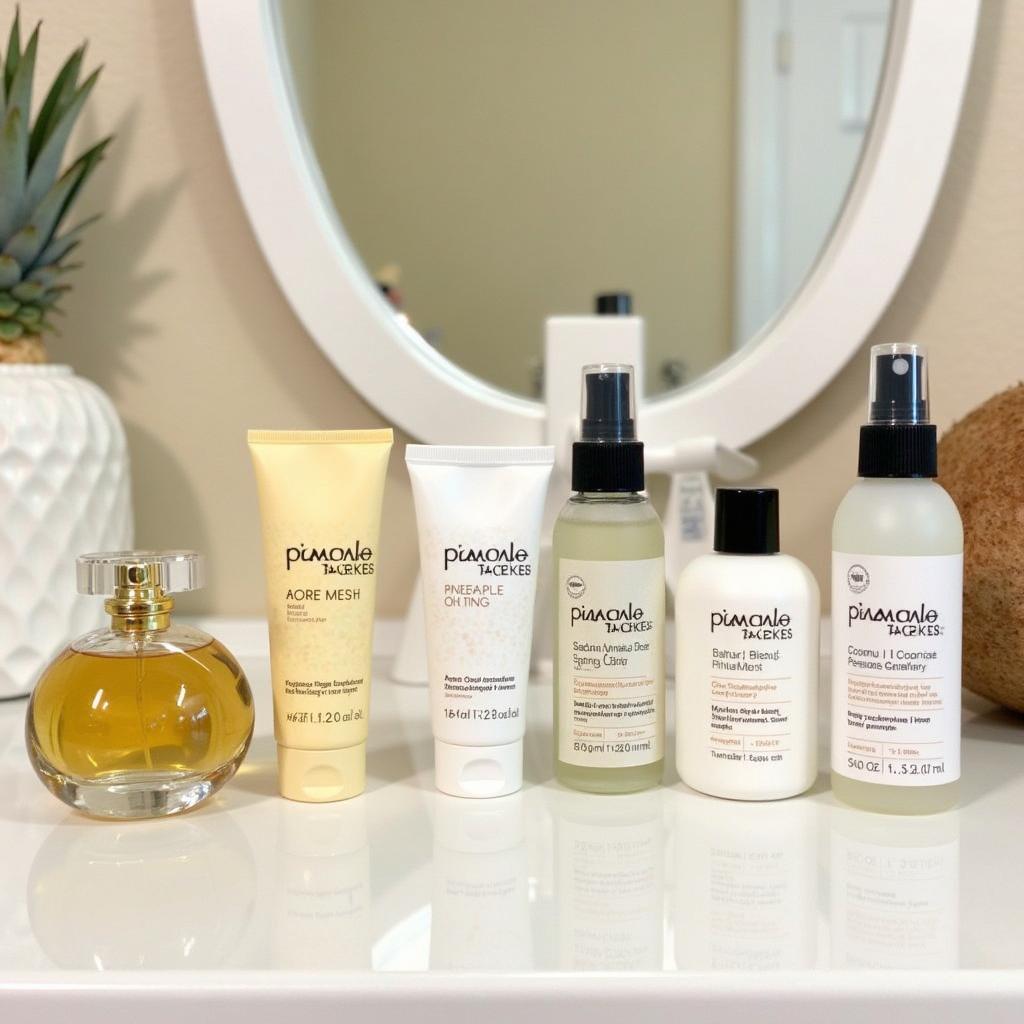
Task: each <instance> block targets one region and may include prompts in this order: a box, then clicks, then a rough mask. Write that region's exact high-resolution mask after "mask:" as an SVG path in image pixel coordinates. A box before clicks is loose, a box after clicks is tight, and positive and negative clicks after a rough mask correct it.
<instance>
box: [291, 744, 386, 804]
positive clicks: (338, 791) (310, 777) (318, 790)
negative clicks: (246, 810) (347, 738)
mask: <svg viewBox="0 0 1024 1024" xmlns="http://www.w3.org/2000/svg"><path fill="white" fill-rule="evenodd" d="M277 778H278V785H279V788H280V790H281V796H283V797H285V798H286V799H287V800H302V801H304V802H305V803H313V804H323V803H328V802H329V801H331V800H347V799H348V798H349V797H352V796H358V795H359V794H360V793H362V791H363V790H364V789H365V788H366V744H365V743H357V744H356V745H355V746H354V747H339V748H338V749H337V750H300V749H299V748H298V747H282V746H281V745H280V744H279V745H278V748H277Z"/></svg>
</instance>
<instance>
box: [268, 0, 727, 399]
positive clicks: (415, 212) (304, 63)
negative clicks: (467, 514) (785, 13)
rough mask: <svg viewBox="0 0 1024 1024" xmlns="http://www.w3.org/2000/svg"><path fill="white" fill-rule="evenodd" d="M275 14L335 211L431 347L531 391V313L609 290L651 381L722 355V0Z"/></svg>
mask: <svg viewBox="0 0 1024 1024" xmlns="http://www.w3.org/2000/svg"><path fill="white" fill-rule="evenodd" d="M286 11H288V12H290V16H289V18H288V24H289V27H290V28H291V29H292V30H293V32H292V33H290V35H291V36H292V40H291V41H292V42H293V43H294V44H295V45H292V46H290V47H289V49H290V51H291V53H292V54H293V65H294V66H295V67H296V69H297V78H298V79H299V80H300V82H302V81H304V82H305V83H307V84H306V87H305V88H304V89H303V90H302V91H303V92H304V94H305V97H306V99H307V101H308V102H309V103H311V105H312V107H313V109H314V116H313V118H312V119H311V122H310V123H311V124H312V138H313V142H314V144H315V146H316V150H317V154H318V156H319V159H320V165H321V168H322V170H323V174H324V179H325V181H326V183H327V185H328V188H329V189H330V191H331V194H332V195H333V197H334V199H335V202H336V204H337V206H338V210H339V212H340V214H341V217H342V220H343V221H344V223H345V225H346V228H347V230H348V231H349V233H350V235H351V237H352V239H353V241H354V242H355V244H356V248H357V249H358V251H359V252H360V254H361V255H362V256H363V258H364V260H365V261H366V263H367V266H368V267H369V268H370V269H371V271H372V270H376V269H377V268H378V267H380V266H382V265H384V264H390V263H399V264H401V267H402V272H403V276H402V291H403V293H404V296H405V300H406V309H407V312H408V313H409V315H410V317H411V318H412V321H413V323H414V324H415V325H416V326H417V327H419V329H420V330H422V331H424V332H425V333H427V335H428V336H430V335H431V334H432V333H434V331H435V330H437V329H440V331H441V332H442V334H441V338H440V341H441V348H442V351H443V352H444V353H445V355H447V356H449V357H450V358H451V359H453V360H454V361H455V362H456V363H458V364H459V365H460V366H462V367H464V368H465V369H467V370H469V371H470V372H472V373H475V374H477V375H479V376H481V377H483V378H485V379H486V380H489V381H491V382H492V383H495V384H497V385H499V386H500V387H505V388H508V389H510V390H513V391H517V392H521V393H525V394H533V393H534V391H533V389H532V387H531V385H532V384H533V383H534V379H533V375H532V373H531V368H532V366H533V365H534V364H536V363H538V362H539V359H540V354H541V337H542V330H543V323H544V318H545V317H546V316H549V315H551V314H552V313H586V312H589V311H590V308H591V304H592V301H593V295H594V294H595V293H596V292H598V291H609V290H613V289H625V290H629V291H632V292H633V295H634V298H635V300H636V303H637V309H638V311H640V312H642V313H643V315H644V317H645V318H646V320H647V333H648V353H647V366H648V384H647V387H648V389H649V390H658V391H660V390H662V389H663V385H662V384H660V382H659V377H658V371H659V369H660V367H661V365H662V363H663V361H664V360H666V359H677V358H678V357H679V356H680V355H681V354H682V355H683V356H684V357H685V360H686V362H687V365H688V369H689V371H690V373H691V374H692V375H694V376H696V375H698V374H699V373H701V372H703V371H704V370H705V369H708V368H710V367H711V366H714V365H715V364H716V363H718V362H719V361H720V360H721V359H722V358H724V357H725V356H726V355H728V354H729V353H730V352H731V351H732V344H731V341H732V278H733V268H732V248H733V246H732V238H733V224H732V209H733V165H734V156H733V124H734V122H735V118H734V116H733V102H734V95H733V93H734V68H735V63H736V61H735V48H736V8H735V3H734V2H732V0H687V2H686V3H679V2H677V0H631V2H630V3H623V2H622V0H587V2H586V3H580V2H579V0H515V2H514V3H508V2H507V0H348V2H346V3H338V2H336V0H301V2H300V3H296V2H295V0H290V2H289V3H288V4H287V5H286ZM303 15H304V17H303ZM311 40H312V41H313V44H312V46H310V41H311ZM311 69H312V70H311Z"/></svg>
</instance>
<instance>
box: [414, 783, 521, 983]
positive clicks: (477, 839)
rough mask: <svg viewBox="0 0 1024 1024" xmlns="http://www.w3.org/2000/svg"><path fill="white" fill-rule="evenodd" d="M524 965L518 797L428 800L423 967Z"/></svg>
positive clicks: (440, 797) (501, 967)
mask: <svg viewBox="0 0 1024 1024" xmlns="http://www.w3.org/2000/svg"><path fill="white" fill-rule="evenodd" d="M531 964H532V955H531V942H530V894H529V878H528V875H527V859H526V835H525V828H524V818H523V794H522V793H514V794H512V795H511V796H506V797H499V798H497V799H494V800H460V799H459V798H458V797H452V796H445V795H444V794H442V793H437V794H436V795H435V798H434V865H433V896H432V900H431V917H430V966H431V968H433V969H440V970H456V969H462V970H477V971H498V970H502V971H517V970H527V969H528V968H529V967H530V966H531Z"/></svg>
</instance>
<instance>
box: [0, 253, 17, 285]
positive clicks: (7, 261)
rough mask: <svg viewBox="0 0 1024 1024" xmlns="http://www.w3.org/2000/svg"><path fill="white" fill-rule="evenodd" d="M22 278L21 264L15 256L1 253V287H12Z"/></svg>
mask: <svg viewBox="0 0 1024 1024" xmlns="http://www.w3.org/2000/svg"><path fill="white" fill-rule="evenodd" d="M20 280H21V265H20V264H19V263H18V261H17V260H16V259H15V258H14V257H13V256H6V255H0V288H10V287H11V285H12V284H17V283H18V282H19V281H20Z"/></svg>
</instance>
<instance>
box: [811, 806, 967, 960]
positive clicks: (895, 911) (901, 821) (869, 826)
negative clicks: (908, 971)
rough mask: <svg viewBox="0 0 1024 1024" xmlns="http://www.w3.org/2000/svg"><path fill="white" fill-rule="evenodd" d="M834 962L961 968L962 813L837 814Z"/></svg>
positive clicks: (834, 812)
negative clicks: (926, 814)
mask: <svg viewBox="0 0 1024 1024" xmlns="http://www.w3.org/2000/svg"><path fill="white" fill-rule="evenodd" d="M831 815H832V817H831V836H830V843H829V845H830V849H831V875H832V878H831V886H830V889H831V898H830V903H831V915H830V916H831V931H832V966H833V967H840V968H886V969H898V968H928V969H933V970H934V969H943V968H953V967H958V966H959V917H960V815H959V812H958V811H950V812H948V813H946V814H936V815H930V816H928V817H919V818H918V817H897V816H895V815H880V814H864V813H863V812H860V811H855V810H852V809H849V808H843V807H835V808H833V809H832V812H831Z"/></svg>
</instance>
